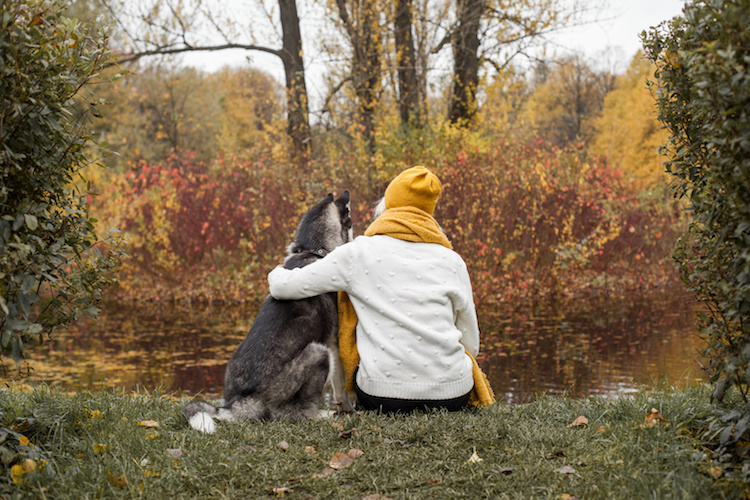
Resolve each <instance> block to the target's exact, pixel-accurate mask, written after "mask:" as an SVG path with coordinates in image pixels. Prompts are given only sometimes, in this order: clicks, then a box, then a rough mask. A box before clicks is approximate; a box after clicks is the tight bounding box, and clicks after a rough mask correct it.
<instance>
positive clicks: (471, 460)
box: [466, 448, 483, 464]
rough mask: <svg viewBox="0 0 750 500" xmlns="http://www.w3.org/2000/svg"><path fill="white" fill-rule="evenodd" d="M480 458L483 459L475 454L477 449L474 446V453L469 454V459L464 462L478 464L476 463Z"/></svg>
mask: <svg viewBox="0 0 750 500" xmlns="http://www.w3.org/2000/svg"><path fill="white" fill-rule="evenodd" d="M482 460H483V459H482V458H480V457H479V455H477V449H476V448H474V453H472V454H471V456H470V457H469V459H468V460H467V461H466V463H467V464H478V463H479V462H481V461H482Z"/></svg>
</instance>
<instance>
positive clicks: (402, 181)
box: [385, 167, 441, 215]
mask: <svg viewBox="0 0 750 500" xmlns="http://www.w3.org/2000/svg"><path fill="white" fill-rule="evenodd" d="M440 189H441V185H440V179H438V178H437V176H436V175H435V174H433V173H432V172H430V171H429V170H427V169H426V168H424V167H412V168H407V169H406V170H404V171H403V172H401V173H400V174H398V176H396V178H395V179H393V180H392V181H391V183H390V184H388V187H387V188H386V190H385V208H386V209H389V208H397V207H405V206H410V207H416V208H418V209H420V210H424V211H425V212H427V213H428V214H430V215H432V212H433V211H434V210H435V204H436V203H437V199H438V195H439V194H440Z"/></svg>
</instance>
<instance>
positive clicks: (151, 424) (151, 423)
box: [138, 420, 159, 427]
mask: <svg viewBox="0 0 750 500" xmlns="http://www.w3.org/2000/svg"><path fill="white" fill-rule="evenodd" d="M138 425H140V426H141V427H159V422H156V421H154V420H141V421H140V422H138Z"/></svg>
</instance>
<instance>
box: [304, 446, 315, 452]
mask: <svg viewBox="0 0 750 500" xmlns="http://www.w3.org/2000/svg"><path fill="white" fill-rule="evenodd" d="M305 451H306V452H308V453H315V448H314V447H312V446H305Z"/></svg>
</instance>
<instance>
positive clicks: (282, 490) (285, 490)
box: [271, 486, 294, 498]
mask: <svg viewBox="0 0 750 500" xmlns="http://www.w3.org/2000/svg"><path fill="white" fill-rule="evenodd" d="M271 491H273V492H274V493H275V494H276V496H277V497H278V498H284V495H286V494H287V493H291V492H293V491H294V490H293V489H292V488H287V487H286V486H282V487H280V488H271Z"/></svg>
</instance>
